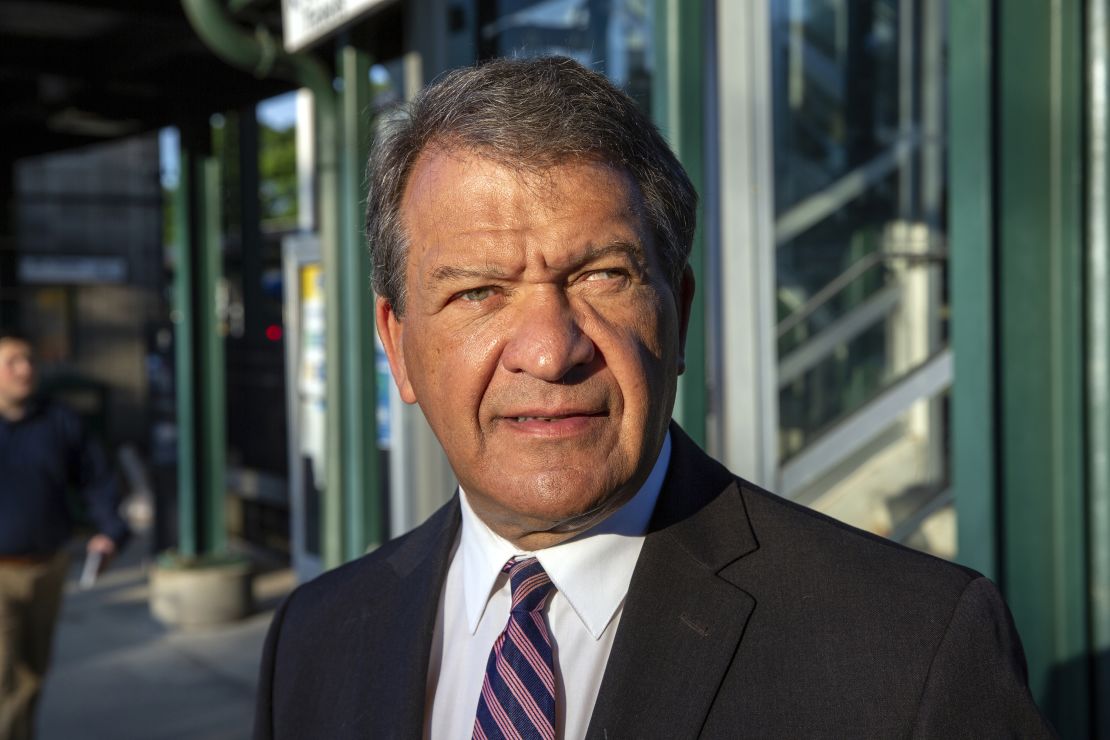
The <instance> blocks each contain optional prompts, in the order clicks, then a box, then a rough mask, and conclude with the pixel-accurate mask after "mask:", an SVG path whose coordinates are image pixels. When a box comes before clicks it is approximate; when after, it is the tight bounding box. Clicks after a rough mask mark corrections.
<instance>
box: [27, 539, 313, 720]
mask: <svg viewBox="0 0 1110 740" xmlns="http://www.w3.org/2000/svg"><path fill="white" fill-rule="evenodd" d="M146 552H148V550H147V548H146V546H145V543H143V542H141V541H137V542H133V543H132V544H131V545H130V546H129V547H128V548H127V551H126V552H125V553H124V554H123V557H121V558H120V562H119V563H117V564H114V565H113V567H112V568H111V569H110V570H108V571H107V572H106V573H105V574H104V575H103V576H101V578H100V581H99V582H98V583H97V584H96V586H94V587H93V588H92V589H90V590H88V591H81V590H79V589H78V587H77V579H78V576H79V574H80V566H81V562H80V556H79V555H78V556H75V558H74V562H73V564H72V567H71V568H70V576H69V580H68V582H67V585H66V598H65V604H64V606H63V607H62V614H61V617H60V619H59V622H58V630H57V632H56V634H55V641H54V659H53V665H52V667H51V670H50V673H49V674H48V676H47V680H46V687H45V689H44V692H43V696H42V701H41V703H40V705H39V723H38V730H39V740H73V739H74V738H82V739H83V740H100V739H101V738H103V740H131V739H132V738H133V739H135V740H171V739H177V738H190V739H191V738H197V739H200V740H208V739H212V740H231V739H233V738H247V737H249V736H250V730H251V725H252V720H253V708H254V692H255V683H256V679H257V671H258V661H259V656H260V655H261V651H262V642H263V639H264V638H265V635H266V629H267V627H268V626H269V623H270V618H271V616H272V614H273V611H272V610H273V609H274V607H275V606H276V605H277V602H278V601H279V600H280V598H281V596H283V595H284V594H285V593H287V592H288V590H289V589H290V588H292V586H293V577H292V574H291V572H290V571H288V570H284V571H277V572H274V573H268V574H265V575H261V576H257V577H256V579H255V599H256V604H258V605H259V606H260V611H257V612H256V613H255V614H254V615H252V616H251V617H248V618H247V619H245V620H243V621H241V622H238V623H235V624H231V625H227V626H223V627H218V628H208V629H204V630H196V631H177V630H170V629H167V628H165V627H163V626H161V625H160V624H159V623H158V622H156V621H155V620H154V619H153V618H152V617H151V616H150V609H149V604H148V600H147V581H146V566H145V562H143V561H144V557H143V553H146Z"/></svg>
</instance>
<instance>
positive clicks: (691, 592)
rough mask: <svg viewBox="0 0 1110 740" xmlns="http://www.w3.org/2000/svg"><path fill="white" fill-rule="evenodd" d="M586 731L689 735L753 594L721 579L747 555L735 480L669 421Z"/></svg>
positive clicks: (751, 546) (728, 659)
mask: <svg viewBox="0 0 1110 740" xmlns="http://www.w3.org/2000/svg"><path fill="white" fill-rule="evenodd" d="M671 437H672V442H673V450H672V457H671V464H670V466H669V469H668V473H667V480H666V482H665V483H664V486H663V490H662V491H661V492H660V497H659V502H658V504H657V506H656V512H655V514H654V516H653V518H652V525H651V528H650V530H651V531H650V532H649V534H648V536H647V538H646V539H645V541H644V548H643V550H642V552H641V554H640V559H639V561H638V562H637V564H636V570H635V572H634V573H633V576H632V582H631V584H630V587H629V592H628V596H627V598H626V600H625V606H624V610H623V613H622V616H621V621H620V626H619V629H618V631H617V635H616V639H615V641H614V644H613V650H612V653H611V654H610V657H609V663H608V665H607V666H606V669H605V676H604V678H603V680H602V684H601V690H600V691H599V693H598V698H597V703H596V705H595V707H594V714H593V717H592V718H591V721H590V728H589V732H588V733H587V736H588V737H591V738H604V737H613V736H620V737H646V736H653V737H694V736H696V735H697V734H698V732H699V731H700V729H701V727H702V725H703V723H704V721H705V717H706V715H707V714H708V712H709V709H710V706H711V705H712V702H713V698H714V696H716V694H717V690H718V688H719V687H720V684H721V681H722V679H723V678H724V675H725V672H726V671H727V670H728V668H729V666H730V665H731V663H732V659H733V656H734V655H735V653H736V648H737V646H738V644H739V642H740V639H741V637H742V636H743V632H744V627H745V626H746V624H747V620H748V617H749V616H750V615H751V612H752V610H753V609H754V608H755V599H754V598H752V596H751V595H750V594H748V593H746V592H745V591H743V590H742V589H741V588H739V587H738V586H737V585H735V584H733V583H731V582H729V581H728V580H727V579H726V578H724V577H722V574H721V571H722V570H723V569H725V568H726V566H728V565H729V564H730V563H733V562H735V561H736V560H738V559H739V558H741V557H743V556H744V555H747V554H748V553H750V552H752V551H754V550H755V549H756V548H757V547H758V544H757V543H756V540H755V536H754V534H753V533H752V531H751V526H750V523H749V521H748V517H747V513H746V511H745V509H744V504H743V500H742V499H741V496H740V492H739V489H738V487H737V484H736V479H735V477H734V476H733V475H732V474H731V473H729V472H728V471H727V470H726V469H725V468H724V467H722V466H721V465H720V464H719V463H717V462H716V461H714V460H712V459H711V458H709V457H708V456H707V455H705V453H703V452H702V451H701V450H700V449H699V448H698V447H697V446H696V445H695V444H694V443H693V442H692V441H691V440H690V439H689V438H688V437H686V435H685V434H684V433H683V432H682V431H681V429H679V428H678V427H677V426H676V425H673V424H672V426H671Z"/></svg>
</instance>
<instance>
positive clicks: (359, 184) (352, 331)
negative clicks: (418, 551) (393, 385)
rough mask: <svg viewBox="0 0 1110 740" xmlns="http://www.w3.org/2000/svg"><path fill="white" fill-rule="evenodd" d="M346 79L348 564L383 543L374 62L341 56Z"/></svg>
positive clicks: (355, 52)
mask: <svg viewBox="0 0 1110 740" xmlns="http://www.w3.org/2000/svg"><path fill="white" fill-rule="evenodd" d="M338 66H339V69H340V76H341V78H342V80H343V88H342V89H343V92H342V96H341V110H342V125H341V127H340V128H341V130H342V132H343V133H342V141H341V146H342V148H343V149H342V155H341V156H340V159H339V161H340V166H341V175H340V194H339V199H338V202H339V205H340V207H341V209H342V215H341V218H342V226H341V228H340V234H341V235H342V260H343V266H342V276H343V355H342V357H343V364H344V367H343V384H344V390H343V395H344V398H345V402H344V404H343V407H342V413H343V462H344V468H345V470H344V473H345V480H346V484H347V485H346V488H345V490H344V494H345V495H344V504H345V508H346V517H345V522H346V525H347V527H346V537H345V544H346V548H345V552H344V555H345V558H346V559H347V560H351V559H354V558H357V557H359V556H360V555H362V554H363V553H365V552H366V549H367V547H368V546H369V547H373V546H377V545H379V544H381V541H382V537H383V531H382V523H383V522H382V516H381V512H382V490H381V489H382V486H381V479H380V462H379V453H378V437H377V391H376V388H375V380H376V376H377V372H376V363H375V359H376V358H375V343H374V307H373V296H372V292H371V289H370V270H371V266H370V254H369V251H368V250H367V248H366V242H365V239H364V238H363V219H364V209H365V203H366V195H367V193H366V178H365V177H364V172H365V167H366V161H367V158H368V156H369V153H370V146H369V144H370V117H369V109H370V83H369V75H370V56H369V55H368V54H367V53H366V52H364V51H361V50H360V49H357V48H355V47H353V46H344V47H343V48H341V49H340V51H339V65H338Z"/></svg>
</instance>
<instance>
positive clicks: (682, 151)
mask: <svg viewBox="0 0 1110 740" xmlns="http://www.w3.org/2000/svg"><path fill="white" fill-rule="evenodd" d="M706 48H707V44H706V43H705V4H704V2H703V0H681V1H680V0H656V3H655V53H656V62H655V74H654V77H653V79H652V90H651V97H652V100H651V108H652V117H653V118H654V119H655V123H656V125H658V126H659V128H660V129H661V130H662V132H663V135H664V136H666V137H667V140H668V142H669V143H670V145H671V148H672V149H674V152H675V154H676V155H677V156H678V159H679V161H681V162H682V166H683V167H685V168H686V172H687V173H688V174H689V176H690V179H691V180H692V181H693V183H694V187H695V188H696V189H697V190H698V192H699V193H703V192H704V191H705V187H704V186H705V176H704V173H705V81H704V78H703V75H704V73H705V65H706V64H712V63H715V60H710V59H707V58H706V56H707V55H706V54H705V49H706ZM704 211H705V209H704V207H703V206H702V205H701V204H700V203H699V206H698V230H697V233H696V234H695V235H694V248H693V250H692V252H691V253H690V267H691V268H692V269H693V271H694V280H695V281H696V282H697V294H696V295H695V297H694V305H693V312H692V315H691V317H690V331H689V334H688V335H687V338H686V373H685V374H684V375H683V376H681V377H680V378H679V384H678V397H677V398H676V400H675V408H674V418H675V419H676V420H677V421H678V422H679V424H681V425H682V428H683V429H684V430H686V432H687V433H688V434H689V435H690V436H691V437H692V438H693V439H694V440H695V441H696V442H697V443H698V444H700V445H702V446H703V447H704V446H705V444H706V413H707V412H708V408H709V405H708V399H707V397H706V396H707V393H706V384H707V381H708V378H707V375H706V372H707V367H706V365H707V363H706V341H705V310H706V309H705V297H706V295H707V294H708V291H707V283H706V282H705V281H706V276H705V236H704V234H705V225H704V224H703V223H702V222H703V214H704Z"/></svg>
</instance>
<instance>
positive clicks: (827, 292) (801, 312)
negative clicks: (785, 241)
mask: <svg viewBox="0 0 1110 740" xmlns="http://www.w3.org/2000/svg"><path fill="white" fill-rule="evenodd" d="M898 259H900V260H906V261H907V262H909V263H910V264H911V265H917V264H928V263H933V262H944V261H946V260H947V259H948V250H946V249H937V250H927V251H923V252H892V251H882V250H879V251H875V252H871V253H870V254H868V255H867V256H865V257H862V258H861V259H858V260H856V261H855V262H853V263H852V264H851V265H850V266H849V267H848V269H847V270H845V271H844V272H842V273H840V274H839V275H837V276H836V277H834V278H833V279H832V280H830V281H829V282H828V283H826V284H825V286H824V287H823V288H821V290H819V291H817V292H816V293H814V294H813V295H812V296H811V297H810V299H809V300H808V301H806V302H805V303H803V304H802V305H801V306H799V307H798V308H797V309H796V310H795V311H793V312H792V313H791V314H790V315H788V316H787V317H786V318H784V319H783V320H782V321H780V322H779V323H778V326H776V327H775V331H776V334H777V336H778V338H779V339H781V338H782V337H784V336H785V335H786V334H787V333H788V332H790V330H791V329H793V328H795V327H796V326H798V325H799V324H801V323H802V322H803V321H805V320H806V319H807V318H809V316H810V315H812V314H813V312H814V311H816V310H817V309H819V308H821V307H822V306H824V305H825V304H826V303H828V302H829V301H831V300H832V299H833V298H835V297H836V296H837V295H838V294H839V293H840V292H841V291H842V290H844V289H845V288H847V287H848V286H849V285H851V284H852V283H853V282H855V280H856V278H858V277H860V276H861V275H863V273H865V272H867V271H868V270H870V269H871V268H872V267H874V266H875V265H877V264H879V263H881V262H888V261H891V260H898Z"/></svg>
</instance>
